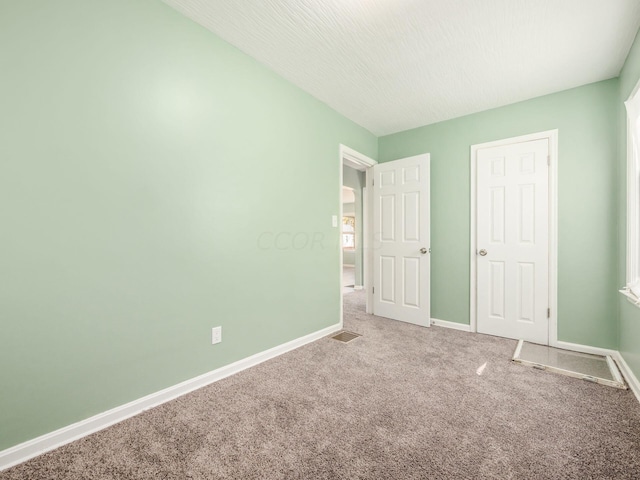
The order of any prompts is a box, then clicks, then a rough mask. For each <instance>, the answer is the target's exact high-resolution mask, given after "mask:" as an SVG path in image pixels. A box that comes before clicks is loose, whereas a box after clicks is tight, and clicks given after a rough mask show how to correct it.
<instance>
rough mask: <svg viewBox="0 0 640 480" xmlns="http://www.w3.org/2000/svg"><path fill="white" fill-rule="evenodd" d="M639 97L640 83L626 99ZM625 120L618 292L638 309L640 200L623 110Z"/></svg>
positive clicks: (628, 127)
mask: <svg viewBox="0 0 640 480" xmlns="http://www.w3.org/2000/svg"><path fill="white" fill-rule="evenodd" d="M638 95H640V81H638V83H637V84H636V86H635V87H634V89H633V90H632V91H631V95H629V98H627V101H631V100H632V99H633V98H635V97H636V96H638ZM625 118H626V120H627V193H626V194H627V226H626V227H627V245H626V251H627V259H626V269H627V271H626V273H625V279H626V285H625V286H624V288H622V289H620V290H618V291H619V292H620V293H622V294H623V295H624V296H625V297H627V300H629V302H630V303H632V304H633V305H635V306H636V307H638V308H640V298H638V297H636V296H635V295H634V294H633V293H632V292H631V289H630V286H631V284H632V283H633V282H634V281H635V280H636V279H637V278H638V276H639V275H640V269H639V265H638V247H639V246H640V232H639V231H638V227H640V225H638V223H639V219H638V214H639V213H640V211H639V205H638V202H637V199H638V198H640V197H639V194H640V192H638V189H639V188H640V185H638V183H639V182H638V176H637V175H636V171H637V169H638V168H639V167H640V165H638V166H637V167H636V165H635V162H634V155H633V142H632V141H630V140H631V123H630V122H629V114H628V112H627V111H626V108H625Z"/></svg>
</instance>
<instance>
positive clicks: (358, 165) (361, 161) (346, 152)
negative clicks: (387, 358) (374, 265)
mask: <svg viewBox="0 0 640 480" xmlns="http://www.w3.org/2000/svg"><path fill="white" fill-rule="evenodd" d="M338 160H339V162H338V171H339V180H340V183H339V185H338V191H339V192H340V193H339V202H340V208H339V216H338V228H341V225H342V215H343V211H342V182H343V180H344V178H343V172H342V167H343V166H344V165H346V166H348V167H351V168H354V169H356V170H359V171H361V172H364V175H365V180H364V187H363V188H362V238H361V239H360V241H361V242H362V283H363V288H364V290H365V291H366V292H367V297H366V298H367V300H366V302H367V304H366V312H367V313H372V311H371V309H372V308H373V293H372V291H371V288H370V286H371V285H373V271H372V269H371V268H370V266H371V261H372V255H373V252H371V251H370V250H371V249H370V248H369V225H370V224H371V223H370V222H371V221H372V220H373V218H372V217H371V215H372V209H371V208H369V205H371V194H372V193H373V189H371V188H367V187H368V186H369V184H370V180H371V179H372V178H373V172H371V171H370V169H371V167H373V166H374V165H377V164H378V162H376V161H375V160H374V159H372V158H369V157H367V156H366V155H364V154H363V153H360V152H358V151H356V150H354V149H353V148H349V147H347V146H346V145H343V144H340V155H339V157H338ZM338 238H339V241H338V250H339V251H340V255H339V261H340V277H339V278H340V283H339V285H340V328H342V326H343V325H344V305H343V301H344V298H343V297H344V295H343V293H342V287H343V285H342V262H343V261H344V258H343V252H342V235H339V237H338Z"/></svg>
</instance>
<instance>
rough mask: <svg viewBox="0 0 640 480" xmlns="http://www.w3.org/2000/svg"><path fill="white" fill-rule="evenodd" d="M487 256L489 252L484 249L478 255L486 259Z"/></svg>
mask: <svg viewBox="0 0 640 480" xmlns="http://www.w3.org/2000/svg"><path fill="white" fill-rule="evenodd" d="M486 254H487V251H486V250H485V249H484V248H483V249H482V250H480V251H479V252H478V255H480V256H481V257H484V256H485V255H486Z"/></svg>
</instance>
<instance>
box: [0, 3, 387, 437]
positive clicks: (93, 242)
mask: <svg viewBox="0 0 640 480" xmlns="http://www.w3.org/2000/svg"><path fill="white" fill-rule="evenodd" d="M0 59H1V62H0V63H1V65H2V74H1V75H0V219H1V221H2V227H1V235H0V239H1V240H0V241H1V243H2V248H1V249H0V271H1V272H2V275H0V305H1V307H0V323H1V325H2V333H1V334H0V339H1V347H0V365H2V367H1V368H0V385H1V391H0V450H2V449H4V448H7V447H10V446H12V445H15V444H17V443H19V442H23V441H25V440H28V439H31V438H34V437H36V436H38V435H41V434H44V433H47V432H50V431H52V430H54V429H57V428H60V427H63V426H65V425H68V424H70V423H73V422H76V421H78V420H81V419H84V418H87V417H89V416H91V415H94V414H97V413H99V412H103V411H105V410H107V409H110V408H112V407H115V406H118V405H121V404H124V403H125V402H128V401H131V400H133V399H136V398H139V397H141V396H143V395H145V394H148V393H151V392H155V391H157V390H160V389H162V388H164V387H168V386H170V385H174V384H176V383H178V382H180V381H183V380H185V379H188V378H192V377H194V376H196V375H199V374H202V373H204V372H207V371H210V370H213V369H215V368H218V367H220V366H223V365H225V364H229V363H231V362H233V361H236V360H238V359H241V358H245V357H247V356H249V355H251V354H254V353H256V352H259V351H263V350H265V349H268V348H270V347H273V346H276V345H279V344H282V343H284V342H286V341H289V340H292V339H295V338H298V337H300V336H303V335H305V334H308V333H311V332H314V331H317V330H319V329H322V328H324V327H327V326H329V325H333V324H336V323H338V321H339V311H340V306H339V289H340V285H339V284H338V282H336V279H337V278H339V265H338V263H339V233H338V232H339V231H338V229H337V228H332V227H331V216H332V215H337V214H338V211H339V203H338V202H339V200H338V199H339V188H340V186H339V168H338V165H339V162H338V155H339V144H340V143H343V144H346V145H348V146H350V147H351V148H354V149H356V150H358V151H361V152H363V153H364V154H366V155H368V156H371V157H373V158H375V157H376V156H377V140H376V138H375V136H374V135H372V134H371V133H369V132H368V131H366V130H365V129H363V128H361V127H359V126H357V125H355V124H354V123H352V122H350V121H348V120H346V119H345V118H344V117H342V116H340V115H338V114H337V113H336V112H334V111H333V110H331V109H330V108H328V107H327V106H325V105H324V104H322V103H320V102H319V101H317V100H315V99H314V98H312V97H311V96H310V95H308V94H306V93H304V92H303V91H301V90H299V89H298V88H296V87H294V86H292V85H291V84H290V83H288V82H286V81H285V80H283V79H282V78H280V77H278V76H277V75H276V74H274V73H272V72H271V71H269V70H268V69H266V68H265V67H263V66H262V65H260V64H259V63H258V62H256V61H254V60H252V59H251V58H249V57H248V56H246V55H244V54H242V53H241V52H239V51H238V50H236V49H235V48H233V47H231V46H230V45H228V44H227V43H225V42H223V41H221V40H220V39H219V38H217V37H216V36H214V35H213V34H211V33H210V32H208V31H207V30H205V29H203V28H201V27H200V26H198V25H197V24H195V23H194V22H192V21H191V20H188V19H187V18H185V17H183V16H182V15H180V14H179V13H177V12H175V11H174V10H172V9H171V8H169V7H168V6H166V5H164V4H163V3H161V2H160V1H159V0H136V1H131V0H109V1H104V0H57V1H55V2H52V1H50V0H21V1H16V2H9V1H4V2H1V3H0ZM309 178H313V182H309V181H302V179H309ZM292 199H293V200H294V201H291V200H292ZM278 234H280V236H277V235H278ZM308 272H314V280H313V282H309V279H308ZM217 325H222V327H223V342H222V343H221V344H219V345H215V346H212V345H210V332H211V327H213V326H217Z"/></svg>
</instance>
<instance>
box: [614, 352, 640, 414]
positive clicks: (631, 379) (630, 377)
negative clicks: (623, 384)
mask: <svg viewBox="0 0 640 480" xmlns="http://www.w3.org/2000/svg"><path fill="white" fill-rule="evenodd" d="M613 359H614V360H615V361H616V363H617V364H618V368H619V369H620V373H622V376H623V377H624V379H625V380H626V381H627V385H629V388H630V389H631V391H632V392H633V394H634V395H635V396H636V398H637V399H638V402H640V381H638V378H637V377H636V376H635V375H634V374H633V371H632V370H631V367H629V364H627V362H626V361H625V359H624V358H623V356H622V355H621V354H620V352H616V354H615V355H613Z"/></svg>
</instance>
